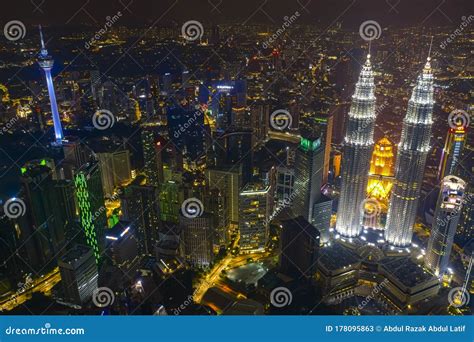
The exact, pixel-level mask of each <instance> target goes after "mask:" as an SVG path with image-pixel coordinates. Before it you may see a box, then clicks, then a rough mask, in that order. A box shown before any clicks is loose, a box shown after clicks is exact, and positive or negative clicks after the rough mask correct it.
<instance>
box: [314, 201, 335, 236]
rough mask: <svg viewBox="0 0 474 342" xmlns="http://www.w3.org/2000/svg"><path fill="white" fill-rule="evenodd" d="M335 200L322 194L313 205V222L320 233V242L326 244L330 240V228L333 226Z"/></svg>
mask: <svg viewBox="0 0 474 342" xmlns="http://www.w3.org/2000/svg"><path fill="white" fill-rule="evenodd" d="M332 204H333V200H332V199H330V198H329V197H326V196H324V195H321V197H320V198H319V199H318V201H316V202H315V203H314V205H313V214H312V220H311V224H312V225H313V226H314V227H315V228H316V229H317V230H318V232H319V234H320V242H321V243H322V244H326V243H328V242H329V229H330V228H331V215H332Z"/></svg>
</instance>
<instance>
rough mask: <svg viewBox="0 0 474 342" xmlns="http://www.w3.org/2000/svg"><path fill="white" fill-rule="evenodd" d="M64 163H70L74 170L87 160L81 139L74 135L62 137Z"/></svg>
mask: <svg viewBox="0 0 474 342" xmlns="http://www.w3.org/2000/svg"><path fill="white" fill-rule="evenodd" d="M63 151H64V161H63V162H64V163H67V164H70V165H71V166H72V167H73V168H74V169H75V170H76V169H78V168H80V167H81V166H82V165H83V164H85V163H86V162H87V159H88V158H87V157H88V156H87V153H86V150H85V148H84V146H83V145H82V144H81V140H80V139H79V137H76V136H67V137H65V138H64V139H63Z"/></svg>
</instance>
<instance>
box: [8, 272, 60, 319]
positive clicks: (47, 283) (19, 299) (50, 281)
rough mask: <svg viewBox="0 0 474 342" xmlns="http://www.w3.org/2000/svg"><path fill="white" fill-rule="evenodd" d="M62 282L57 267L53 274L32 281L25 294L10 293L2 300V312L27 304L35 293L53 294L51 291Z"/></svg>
mask: <svg viewBox="0 0 474 342" xmlns="http://www.w3.org/2000/svg"><path fill="white" fill-rule="evenodd" d="M60 281H61V275H60V274H59V268H58V267H56V268H55V269H54V270H52V271H51V272H49V273H47V274H46V275H43V276H41V277H39V278H36V279H34V280H33V281H32V283H31V285H30V286H29V287H28V288H27V289H25V291H24V292H21V293H19V292H13V291H10V292H8V293H7V294H5V295H4V296H2V298H0V312H1V311H10V310H13V309H14V308H16V307H18V306H19V305H21V304H23V303H25V302H26V301H28V300H29V299H31V296H32V295H33V293H35V292H41V293H43V294H45V295H50V294H51V289H52V288H53V287H54V286H55V285H56V284H57V283H59V282H60Z"/></svg>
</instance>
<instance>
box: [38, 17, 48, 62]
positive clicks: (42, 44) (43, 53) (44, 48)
mask: <svg viewBox="0 0 474 342" xmlns="http://www.w3.org/2000/svg"><path fill="white" fill-rule="evenodd" d="M38 28H39V34H40V41H41V55H44V56H46V55H47V54H48V50H46V44H45V43H44V37H43V29H42V28H41V25H38Z"/></svg>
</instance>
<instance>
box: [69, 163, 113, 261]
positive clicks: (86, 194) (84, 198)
mask: <svg viewBox="0 0 474 342" xmlns="http://www.w3.org/2000/svg"><path fill="white" fill-rule="evenodd" d="M74 184H75V186H76V199H77V204H78V206H79V216H80V223H81V226H82V229H83V230H84V235H85V240H86V243H87V245H88V246H89V247H91V248H92V250H93V252H94V256H95V258H96V261H97V262H99V259H100V257H101V253H102V250H103V247H104V241H103V240H104V236H103V230H104V228H105V227H106V225H107V216H106V207H105V203H104V195H103V192H102V181H101V176H100V169H99V164H98V163H88V164H85V165H84V166H83V167H82V168H81V169H79V170H78V172H77V174H76V175H75V176H74Z"/></svg>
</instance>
